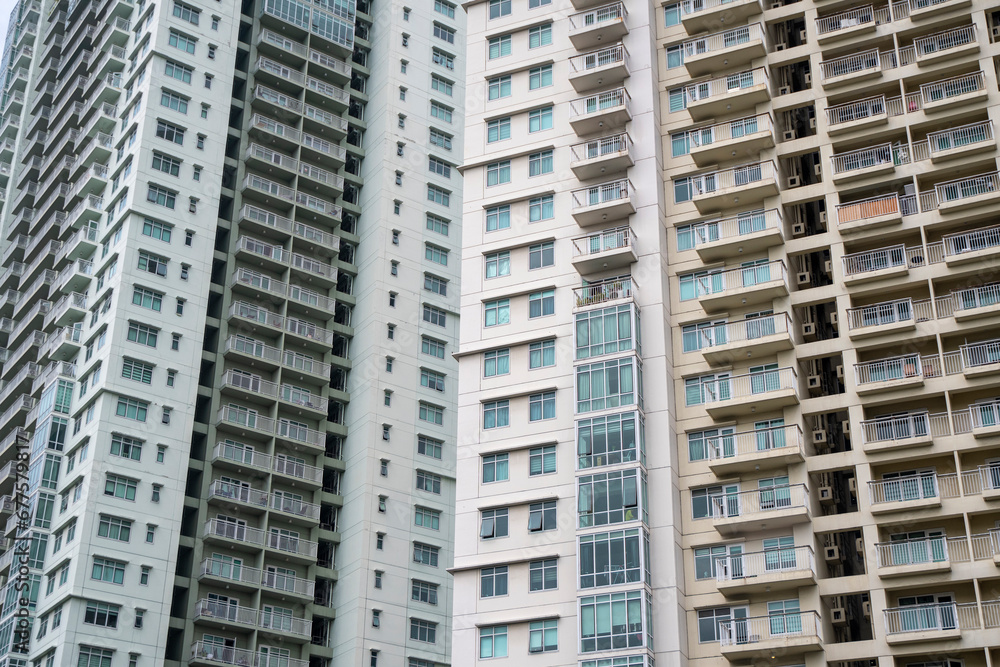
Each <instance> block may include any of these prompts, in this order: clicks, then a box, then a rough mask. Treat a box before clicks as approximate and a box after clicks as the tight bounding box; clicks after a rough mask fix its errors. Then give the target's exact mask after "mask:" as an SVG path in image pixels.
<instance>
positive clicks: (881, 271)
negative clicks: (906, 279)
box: [842, 244, 928, 287]
mask: <svg viewBox="0 0 1000 667" xmlns="http://www.w3.org/2000/svg"><path fill="white" fill-rule="evenodd" d="M925 255H926V252H925V251H924V248H923V246H913V247H910V248H907V247H906V246H904V245H902V244H900V245H895V246H889V247H887V248H879V249H878V250H866V251H864V252H856V253H851V254H849V255H844V256H843V258H842V260H843V266H844V284H845V285H847V286H849V287H850V286H854V285H860V284H862V283H867V282H872V281H875V280H884V279H886V278H898V277H900V276H905V275H907V274H908V273H909V272H910V269H911V268H915V267H921V266H925V265H926V264H927V263H928V262H927V257H925Z"/></svg>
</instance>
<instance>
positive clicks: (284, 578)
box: [260, 571, 316, 596]
mask: <svg viewBox="0 0 1000 667" xmlns="http://www.w3.org/2000/svg"><path fill="white" fill-rule="evenodd" d="M260 585H261V586H263V587H265V588H270V589H272V590H275V591H283V592H286V593H293V594H295V595H307V596H312V595H313V594H314V593H315V591H316V582H315V581H313V580H312V579H303V578H302V577H296V576H292V575H287V574H283V573H279V572H269V571H265V572H264V573H263V574H262V576H261V578H260Z"/></svg>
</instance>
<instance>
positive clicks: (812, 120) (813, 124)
mask: <svg viewBox="0 0 1000 667" xmlns="http://www.w3.org/2000/svg"><path fill="white" fill-rule="evenodd" d="M809 127H811V128H812V129H814V130H815V129H816V119H815V118H810V119H809Z"/></svg>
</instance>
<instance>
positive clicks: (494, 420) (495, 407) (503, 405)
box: [483, 400, 510, 429]
mask: <svg viewBox="0 0 1000 667" xmlns="http://www.w3.org/2000/svg"><path fill="white" fill-rule="evenodd" d="M509 425H510V401H508V400H502V401H489V402H486V403H483V428H484V429H491V428H502V427H504V426H509Z"/></svg>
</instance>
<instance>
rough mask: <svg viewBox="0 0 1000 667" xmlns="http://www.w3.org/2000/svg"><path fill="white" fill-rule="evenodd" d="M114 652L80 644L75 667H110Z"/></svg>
mask: <svg viewBox="0 0 1000 667" xmlns="http://www.w3.org/2000/svg"><path fill="white" fill-rule="evenodd" d="M114 654H115V652H114V651H112V650H111V649H107V648H94V647H92V646H80V657H79V659H78V660H77V662H76V667H111V658H112V657H114ZM45 667H48V665H46V666H45Z"/></svg>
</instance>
